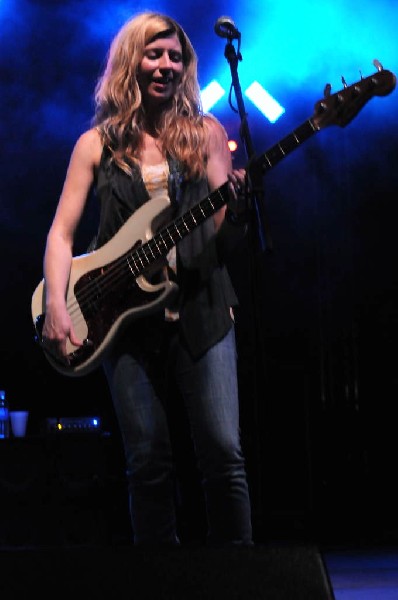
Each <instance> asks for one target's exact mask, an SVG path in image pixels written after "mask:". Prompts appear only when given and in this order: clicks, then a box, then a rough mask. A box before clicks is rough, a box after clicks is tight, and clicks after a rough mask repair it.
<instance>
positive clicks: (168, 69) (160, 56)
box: [138, 33, 184, 106]
mask: <svg viewBox="0 0 398 600" xmlns="http://www.w3.org/2000/svg"><path fill="white" fill-rule="evenodd" d="M183 70H184V64H183V60H182V48H181V44H180V41H179V39H178V36H177V34H176V33H175V34H173V35H171V36H169V37H165V38H158V39H156V40H155V41H153V42H151V43H150V44H148V45H147V46H145V49H144V56H143V57H142V60H141V62H140V65H139V67H138V83H139V86H140V90H141V94H142V97H143V101H144V103H145V104H146V105H152V106H158V105H159V104H163V103H164V102H167V101H168V100H169V99H170V98H172V97H173V96H174V94H175V92H176V89H177V85H178V83H179V81H180V80H181V76H182V72H183Z"/></svg>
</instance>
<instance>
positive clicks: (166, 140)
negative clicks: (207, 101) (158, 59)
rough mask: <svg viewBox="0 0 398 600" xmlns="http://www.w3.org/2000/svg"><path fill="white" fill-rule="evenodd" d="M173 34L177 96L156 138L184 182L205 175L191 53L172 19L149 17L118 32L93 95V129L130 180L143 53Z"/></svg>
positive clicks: (138, 134) (140, 127)
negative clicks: (179, 62) (178, 54)
mask: <svg viewBox="0 0 398 600" xmlns="http://www.w3.org/2000/svg"><path fill="white" fill-rule="evenodd" d="M174 33H176V34H177V36H178V39H179V41H180V43H181V47H182V56H183V65H184V70H183V73H182V78H181V81H180V83H179V85H178V88H177V90H176V94H175V96H174V97H173V98H172V100H171V102H170V105H169V107H168V108H167V110H165V111H164V112H163V114H162V118H161V120H160V121H159V124H158V128H157V135H158V136H159V141H160V143H161V145H162V148H163V150H164V151H165V153H166V154H167V155H170V156H171V157H173V158H174V159H177V160H178V161H180V162H181V164H182V165H183V170H184V174H185V176H187V177H194V178H196V177H201V176H204V174H205V165H206V150H205V148H206V130H205V126H204V122H205V118H204V115H203V110H202V105H201V100H200V89H199V84H198V77H197V56H196V53H195V50H194V48H193V47H192V44H191V42H190V40H189V38H188V36H187V35H186V33H185V32H184V30H183V29H182V27H181V26H180V25H179V24H178V23H177V22H176V21H174V19H172V18H170V17H168V16H165V15H163V14H161V13H156V12H150V11H145V12H143V13H141V14H138V15H136V16H135V17H133V18H131V19H130V20H128V21H127V22H126V23H125V24H124V25H123V27H122V28H121V29H120V30H119V32H118V33H117V35H116V36H115V38H114V39H113V41H112V43H111V46H110V48H109V52H108V56H107V62H106V66H105V69H104V72H103V74H102V75H101V76H100V78H99V79H98V82H97V85H96V88H95V94H94V101H95V113H94V117H93V125H94V126H95V127H97V129H98V130H99V132H100V134H101V139H102V142H103V143H104V145H106V146H108V147H109V148H110V150H111V152H112V155H113V159H114V160H115V162H116V163H117V164H118V165H119V166H120V168H121V169H123V170H124V171H125V172H126V173H129V174H131V172H132V168H131V162H130V161H132V162H133V163H138V158H139V153H140V148H141V144H142V140H143V133H144V123H145V108H144V106H143V104H142V97H141V91H140V88H139V85H138V82H137V71H138V68H139V64H140V62H141V59H142V57H143V55H144V48H145V46H146V45H147V44H148V43H150V42H151V40H153V39H154V38H155V37H162V36H164V37H168V36H169V35H173V34H174Z"/></svg>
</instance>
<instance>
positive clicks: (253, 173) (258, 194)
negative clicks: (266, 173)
mask: <svg viewBox="0 0 398 600" xmlns="http://www.w3.org/2000/svg"><path fill="white" fill-rule="evenodd" d="M239 45H240V38H239ZM224 56H225V58H226V59H227V61H228V63H229V66H230V70H231V77H232V85H233V87H234V90H235V97H236V101H237V104H238V111H239V115H240V120H241V126H240V136H241V138H242V140H243V143H244V146H245V151H246V157H247V159H248V161H249V162H248V164H247V166H246V173H247V176H248V180H249V189H250V195H251V199H252V204H253V206H254V211H255V215H256V217H257V220H256V225H257V232H258V240H259V244H260V249H261V250H262V251H264V250H265V249H268V250H272V249H273V244H272V239H271V235H270V231H269V226H268V221H267V218H266V215H265V210H264V186H263V170H262V167H261V164H260V163H259V161H257V160H256V153H255V151H254V147H253V142H252V139H251V135H250V130H249V125H248V121H247V113H246V110H245V105H244V102H243V96H242V89H241V86H240V82H239V76H238V62H239V61H240V60H242V56H241V54H240V52H239V49H238V52H236V50H235V47H234V45H233V44H232V40H231V39H229V40H228V43H227V44H226V46H225V51H224Z"/></svg>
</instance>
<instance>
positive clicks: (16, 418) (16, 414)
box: [10, 410, 29, 437]
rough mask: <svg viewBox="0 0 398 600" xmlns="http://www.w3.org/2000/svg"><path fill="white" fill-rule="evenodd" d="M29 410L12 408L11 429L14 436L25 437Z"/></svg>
mask: <svg viewBox="0 0 398 600" xmlns="http://www.w3.org/2000/svg"><path fill="white" fill-rule="evenodd" d="M28 416H29V412H28V411H27V410H11V411H10V421H11V431H12V433H13V435H14V437H25V435H26V428H27V425H28Z"/></svg>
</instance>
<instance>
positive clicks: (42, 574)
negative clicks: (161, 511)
mask: <svg viewBox="0 0 398 600" xmlns="http://www.w3.org/2000/svg"><path fill="white" fill-rule="evenodd" d="M0 565H1V577H0V598H12V599H13V600H19V599H20V598H21V599H22V598H28V597H31V596H32V595H36V593H38V594H40V597H41V598H46V597H48V598H57V599H59V598H72V599H74V600H76V599H80V598H85V599H87V600H92V599H98V598H109V600H111V599H117V600H124V599H125V598H126V599H130V598H131V599H134V600H144V599H145V600H152V599H154V600H155V599H156V600H199V599H200V600H213V599H214V600H215V599H217V600H223V599H224V598H225V599H226V600H246V599H247V600H254V599H255V600H260V599H264V600H334V595H333V592H332V589H331V586H330V581H329V578H328V575H327V572H326V570H325V567H324V563H323V560H322V557H321V555H320V553H319V552H318V550H317V548H316V547H314V546H312V545H293V546H291V545H287V544H285V543H281V544H279V543H276V544H264V545H256V546H253V547H250V548H229V549H228V550H226V549H219V548H205V547H184V546H181V547H178V548H173V549H167V550H159V549H157V550H152V549H151V550H149V549H145V550H144V549H137V548H134V547H126V546H123V547H118V546H116V547H98V546H96V547H68V548H60V547H56V548H4V547H3V548H0Z"/></svg>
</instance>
